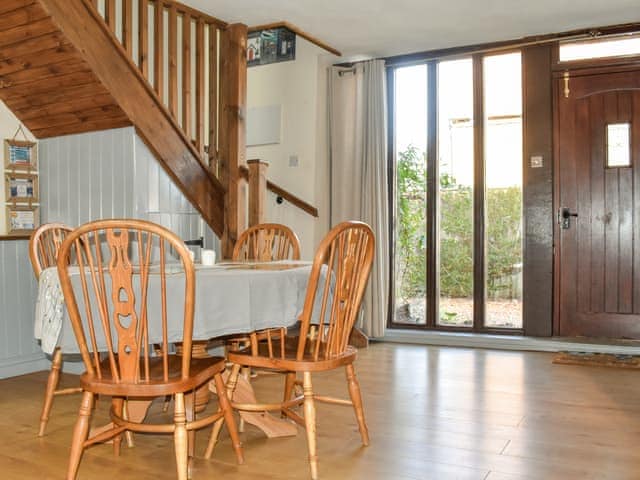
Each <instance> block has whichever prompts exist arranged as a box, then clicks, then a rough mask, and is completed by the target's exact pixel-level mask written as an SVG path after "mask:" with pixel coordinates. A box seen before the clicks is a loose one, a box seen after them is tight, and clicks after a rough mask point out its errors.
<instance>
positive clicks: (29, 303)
mask: <svg viewBox="0 0 640 480" xmlns="http://www.w3.org/2000/svg"><path fill="white" fill-rule="evenodd" d="M28 245H29V242H28V241H26V240H10V241H0V335H1V336H0V378H6V377H11V376H14V375H21V374H23V373H28V372H34V371H38V370H44V369H45V368H48V365H49V364H48V362H47V361H46V360H45V356H44V354H43V353H42V350H41V349H40V346H39V345H38V343H37V342H36V340H35V339H34V338H33V314H34V311H35V304H36V296H37V289H38V285H37V283H36V279H35V277H34V276H33V270H32V269H31V263H30V262H29V253H28Z"/></svg>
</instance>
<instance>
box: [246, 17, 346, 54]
mask: <svg viewBox="0 0 640 480" xmlns="http://www.w3.org/2000/svg"><path fill="white" fill-rule="evenodd" d="M274 28H286V29H288V30H291V31H292V32H293V33H295V34H296V35H299V36H301V37H302V38H304V39H306V40H308V41H310V42H311V43H313V44H314V45H317V46H318V47H320V48H322V49H324V50H326V51H327V52H329V53H332V54H334V55H337V56H338V57H341V56H342V53H341V52H340V51H339V50H336V49H335V48H333V47H332V46H330V45H328V44H326V43H324V42H323V41H322V40H320V39H318V38H317V37H314V36H313V35H311V34H309V33H307V32H305V31H304V30H302V29H301V28H298V27H296V26H295V25H294V24H292V23H289V22H284V21H282V22H274V23H265V24H263V25H256V26H255V27H249V32H257V31H260V30H272V29H274Z"/></svg>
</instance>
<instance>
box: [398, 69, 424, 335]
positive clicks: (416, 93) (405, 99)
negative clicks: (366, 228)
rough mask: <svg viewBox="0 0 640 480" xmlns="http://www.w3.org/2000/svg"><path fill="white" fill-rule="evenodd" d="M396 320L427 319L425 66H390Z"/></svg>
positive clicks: (415, 321) (411, 321) (422, 321)
mask: <svg viewBox="0 0 640 480" xmlns="http://www.w3.org/2000/svg"><path fill="white" fill-rule="evenodd" d="M394 98H395V112H394V115H395V132H394V134H395V161H396V212H395V214H396V219H395V226H396V228H395V236H396V238H395V245H396V249H395V257H396V258H395V290H396V291H395V298H396V305H395V321H396V322H398V323H416V324H424V323H426V317H425V306H426V286H427V256H426V255H427V250H426V246H427V243H426V231H427V228H426V204H427V196H426V195H427V177H426V171H427V170H426V166H427V163H426V162H427V157H426V150H427V67H426V65H417V66H413V67H405V68H398V69H397V70H396V71H395V92H394Z"/></svg>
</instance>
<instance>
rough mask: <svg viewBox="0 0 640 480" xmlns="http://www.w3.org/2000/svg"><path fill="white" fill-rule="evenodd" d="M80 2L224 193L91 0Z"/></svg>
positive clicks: (164, 2)
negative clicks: (96, 21) (109, 38)
mask: <svg viewBox="0 0 640 480" xmlns="http://www.w3.org/2000/svg"><path fill="white" fill-rule="evenodd" d="M82 2H83V3H84V4H85V5H86V7H87V10H88V11H89V12H90V13H91V15H92V16H93V18H94V19H96V20H98V23H99V25H100V26H101V28H102V29H103V30H104V32H105V33H106V34H107V35H108V36H109V37H111V40H112V42H113V44H114V45H115V47H116V49H117V51H118V54H119V55H120V56H121V57H123V58H124V59H126V60H127V61H128V63H129V64H130V66H131V71H132V72H133V74H134V75H135V76H136V77H138V78H139V79H140V80H141V81H142V82H143V85H144V87H145V89H146V90H147V91H148V92H149V94H150V95H151V96H152V98H153V99H154V101H155V103H156V105H157V106H158V109H159V110H160V111H161V112H162V113H163V115H164V117H165V118H166V119H167V120H168V121H169V123H171V125H172V126H173V128H174V129H175V130H176V132H177V133H178V135H180V136H181V137H182V139H183V140H184V143H185V144H186V145H187V147H188V148H189V150H190V151H191V154H192V155H193V156H194V157H195V158H196V159H198V160H199V161H198V163H199V164H200V165H201V166H202V169H203V170H204V172H205V173H206V175H207V176H208V177H209V178H210V179H211V182H212V183H213V184H214V188H216V189H217V190H220V191H222V192H224V190H225V188H224V186H223V185H222V183H221V182H220V180H218V178H217V177H216V176H215V175H214V174H213V173H212V172H211V171H210V170H209V169H208V168H207V166H206V165H204V164H203V163H202V161H200V153H199V152H198V150H197V149H196V147H195V146H194V145H193V143H192V141H191V140H190V139H189V138H188V137H187V135H186V134H185V133H184V130H183V129H182V127H181V126H180V125H179V124H178V121H177V120H176V119H175V117H174V116H173V115H171V112H170V111H169V109H168V107H167V106H166V105H165V104H164V103H163V102H162V100H161V99H160V97H158V96H157V94H156V91H155V90H154V89H153V87H152V86H151V84H150V83H149V81H148V80H147V79H146V78H145V76H144V75H143V74H142V72H141V71H140V69H139V68H137V67H136V66H135V64H134V63H133V62H132V61H131V58H130V57H129V55H128V54H127V51H126V50H125V48H124V46H123V45H122V43H121V42H120V40H118V37H116V35H115V34H114V33H113V32H112V31H111V30H110V29H109V26H108V25H107V24H106V23H105V21H104V19H103V18H102V17H101V16H100V13H99V12H98V10H97V9H96V8H95V7H94V5H93V1H92V0H82ZM162 2H163V4H164V5H171V4H172V3H173V4H174V5H176V6H179V5H182V4H181V3H179V2H171V1H168V0H162ZM185 7H186V6H185ZM186 8H190V7H186ZM192 10H193V9H192ZM194 11H197V10H194ZM211 18H213V17H211ZM214 20H217V19H214ZM218 22H221V23H222V24H223V25H225V26H226V25H227V24H226V23H224V22H222V21H221V20H218ZM138 133H141V132H138Z"/></svg>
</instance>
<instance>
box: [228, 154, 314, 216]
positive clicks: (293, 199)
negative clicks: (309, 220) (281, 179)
mask: <svg viewBox="0 0 640 480" xmlns="http://www.w3.org/2000/svg"><path fill="white" fill-rule="evenodd" d="M249 161H251V160H249ZM239 171H240V176H241V177H242V178H243V179H244V180H246V181H247V182H248V181H249V169H248V168H247V167H245V166H244V165H241V166H240V167H239ZM267 189H268V190H270V191H272V192H273V193H274V194H276V195H277V196H279V197H282V198H284V199H285V200H286V201H288V202H289V203H291V204H292V205H294V206H296V207H298V208H299V209H300V210H303V211H304V212H306V213H308V214H309V215H311V216H312V217H315V218H318V216H319V214H318V209H317V208H316V207H314V206H313V205H311V204H310V203H308V202H305V201H304V200H302V199H301V198H300V197H298V196H296V195H294V194H293V193H291V192H289V191H288V190H286V189H285V188H283V187H281V186H280V185H277V184H275V183H273V182H272V181H270V180H267Z"/></svg>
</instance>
